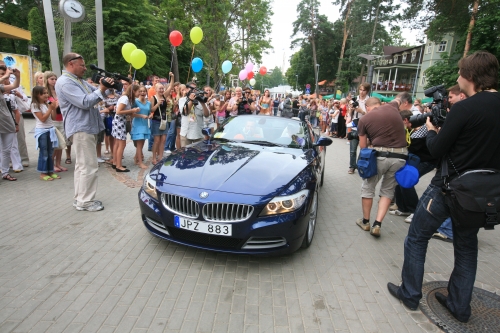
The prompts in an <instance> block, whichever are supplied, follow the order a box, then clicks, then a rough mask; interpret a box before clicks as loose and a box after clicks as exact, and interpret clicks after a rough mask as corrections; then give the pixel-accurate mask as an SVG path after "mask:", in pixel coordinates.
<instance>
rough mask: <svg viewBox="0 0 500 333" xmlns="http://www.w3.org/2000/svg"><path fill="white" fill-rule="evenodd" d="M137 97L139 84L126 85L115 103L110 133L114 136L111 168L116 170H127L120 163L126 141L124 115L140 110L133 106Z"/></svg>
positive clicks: (127, 170)
mask: <svg viewBox="0 0 500 333" xmlns="http://www.w3.org/2000/svg"><path fill="white" fill-rule="evenodd" d="M137 97H139V86H138V85H136V84H132V85H130V86H128V88H127V90H126V91H125V94H124V95H122V96H121V97H120V98H119V99H118V102H117V104H116V114H115V118H114V119H113V130H112V132H111V135H113V137H114V138H115V146H114V151H113V162H114V164H113V169H116V172H129V171H130V170H129V169H127V168H126V167H125V166H124V165H122V157H123V151H124V150H125V145H126V143H127V132H126V125H125V123H126V121H127V119H126V116H127V115H131V114H134V113H137V112H139V111H140V109H139V108H138V107H133V106H134V105H135V99H136V98H137Z"/></svg>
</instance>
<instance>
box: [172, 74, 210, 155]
mask: <svg viewBox="0 0 500 333" xmlns="http://www.w3.org/2000/svg"><path fill="white" fill-rule="evenodd" d="M186 87H187V89H189V90H188V92H187V94H186V97H182V98H181V99H179V110H182V119H181V132H180V136H181V147H186V146H187V145H190V144H192V143H195V142H198V141H200V140H202V139H203V133H202V132H201V129H202V128H203V117H208V116H209V115H210V110H208V107H207V105H206V104H205V103H206V97H204V101H203V99H202V98H200V97H201V95H202V94H203V92H201V91H199V90H197V89H196V83H195V82H189V83H187V84H186ZM200 99H202V100H200Z"/></svg>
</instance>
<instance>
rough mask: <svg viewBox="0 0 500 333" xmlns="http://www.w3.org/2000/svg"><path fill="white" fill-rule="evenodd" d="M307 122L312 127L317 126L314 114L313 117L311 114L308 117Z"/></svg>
mask: <svg viewBox="0 0 500 333" xmlns="http://www.w3.org/2000/svg"><path fill="white" fill-rule="evenodd" d="M309 122H310V123H311V126H312V127H316V126H318V118H316V116H314V117H313V116H311V117H310V118H309Z"/></svg>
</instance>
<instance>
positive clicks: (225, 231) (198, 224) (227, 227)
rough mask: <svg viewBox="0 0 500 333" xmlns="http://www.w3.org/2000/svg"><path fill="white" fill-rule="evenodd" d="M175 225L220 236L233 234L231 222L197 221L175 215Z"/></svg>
mask: <svg viewBox="0 0 500 333" xmlns="http://www.w3.org/2000/svg"><path fill="white" fill-rule="evenodd" d="M174 225H175V226H176V227H177V228H180V229H186V230H190V231H195V232H201V233H204V234H210V235H218V236H231V235H232V225H231V224H222V223H212V222H203V221H195V220H190V219H186V218H184V217H180V216H177V215H175V217H174Z"/></svg>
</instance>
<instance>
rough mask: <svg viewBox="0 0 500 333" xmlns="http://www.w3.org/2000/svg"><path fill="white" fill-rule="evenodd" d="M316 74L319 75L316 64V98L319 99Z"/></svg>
mask: <svg viewBox="0 0 500 333" xmlns="http://www.w3.org/2000/svg"><path fill="white" fill-rule="evenodd" d="M318 74H319V64H316V91H315V93H316V98H319V89H318Z"/></svg>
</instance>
